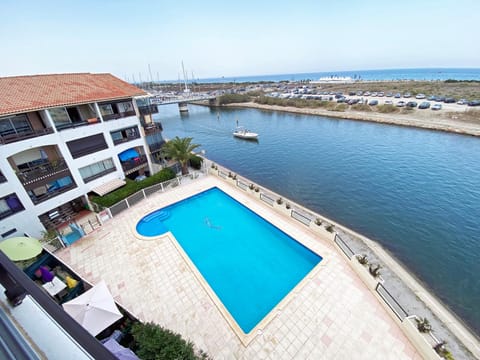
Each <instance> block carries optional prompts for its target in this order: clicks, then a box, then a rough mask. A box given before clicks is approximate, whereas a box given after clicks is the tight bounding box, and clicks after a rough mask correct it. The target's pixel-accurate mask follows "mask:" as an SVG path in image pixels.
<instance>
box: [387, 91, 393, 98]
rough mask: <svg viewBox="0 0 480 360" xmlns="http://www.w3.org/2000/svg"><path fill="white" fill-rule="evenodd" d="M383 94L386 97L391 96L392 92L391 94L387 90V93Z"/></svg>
mask: <svg viewBox="0 0 480 360" xmlns="http://www.w3.org/2000/svg"><path fill="white" fill-rule="evenodd" d="M385 96H386V97H392V96H393V94H392V93H391V92H387V93H386V94H385Z"/></svg>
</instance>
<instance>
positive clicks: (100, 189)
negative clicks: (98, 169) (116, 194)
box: [92, 179, 127, 196]
mask: <svg viewBox="0 0 480 360" xmlns="http://www.w3.org/2000/svg"><path fill="white" fill-rule="evenodd" d="M126 183H127V182H126V181H125V180H121V179H113V180H111V181H109V182H106V183H105V184H103V185H100V186H97V187H96V188H93V189H92V191H93V192H94V193H96V194H98V195H100V196H103V195H105V194H108V193H109V192H111V191H113V190H115V189H118V188H119V187H122V186H123V185H125V184H126Z"/></svg>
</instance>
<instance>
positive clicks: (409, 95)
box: [403, 92, 412, 98]
mask: <svg viewBox="0 0 480 360" xmlns="http://www.w3.org/2000/svg"><path fill="white" fill-rule="evenodd" d="M403 97H404V98H409V97H412V94H410V93H409V92H406V93H405V94H403Z"/></svg>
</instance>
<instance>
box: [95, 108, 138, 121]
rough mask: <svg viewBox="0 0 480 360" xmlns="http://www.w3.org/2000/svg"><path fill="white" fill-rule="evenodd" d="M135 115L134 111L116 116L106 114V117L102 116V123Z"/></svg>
mask: <svg viewBox="0 0 480 360" xmlns="http://www.w3.org/2000/svg"><path fill="white" fill-rule="evenodd" d="M135 115H136V113H135V111H134V110H130V111H126V112H122V113H118V114H108V115H102V117H103V120H104V121H108V120H115V119H120V118H125V117H129V116H135Z"/></svg>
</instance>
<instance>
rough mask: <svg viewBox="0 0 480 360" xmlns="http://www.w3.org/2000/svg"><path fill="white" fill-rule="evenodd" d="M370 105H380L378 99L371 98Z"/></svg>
mask: <svg viewBox="0 0 480 360" xmlns="http://www.w3.org/2000/svg"><path fill="white" fill-rule="evenodd" d="M368 105H370V106H375V105H378V100H370V101H369V103H368Z"/></svg>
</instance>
